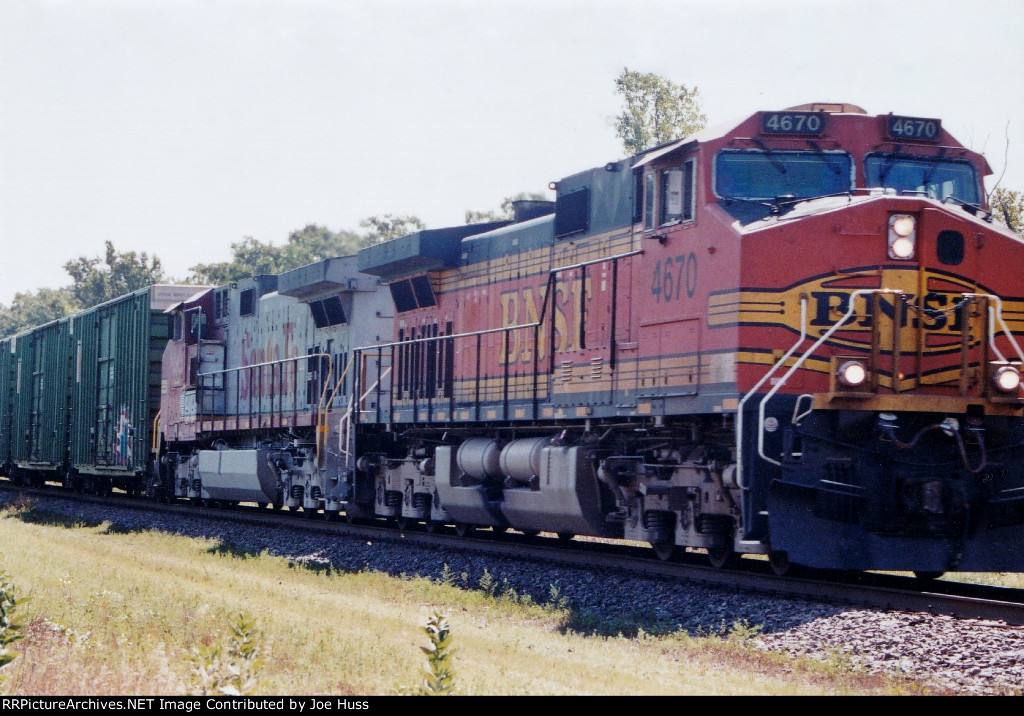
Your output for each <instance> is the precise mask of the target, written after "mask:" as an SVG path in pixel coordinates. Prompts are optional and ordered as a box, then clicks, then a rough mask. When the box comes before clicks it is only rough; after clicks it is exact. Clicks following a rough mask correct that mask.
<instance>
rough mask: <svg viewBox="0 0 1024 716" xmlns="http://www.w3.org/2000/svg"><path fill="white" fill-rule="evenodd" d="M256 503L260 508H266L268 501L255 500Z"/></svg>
mask: <svg viewBox="0 0 1024 716" xmlns="http://www.w3.org/2000/svg"><path fill="white" fill-rule="evenodd" d="M256 504H257V506H259V508H260V509H261V510H265V509H267V507H268V506H269V505H270V503H269V502H257V503H256Z"/></svg>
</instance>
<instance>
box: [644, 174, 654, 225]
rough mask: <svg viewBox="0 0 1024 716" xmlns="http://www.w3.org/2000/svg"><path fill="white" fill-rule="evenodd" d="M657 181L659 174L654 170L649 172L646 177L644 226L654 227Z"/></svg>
mask: <svg viewBox="0 0 1024 716" xmlns="http://www.w3.org/2000/svg"><path fill="white" fill-rule="evenodd" d="M656 183H657V175H656V174H655V173H654V172H648V173H647V175H646V176H645V177H644V228H645V229H648V230H649V229H653V228H654V196H655V192H656V189H655V185H656Z"/></svg>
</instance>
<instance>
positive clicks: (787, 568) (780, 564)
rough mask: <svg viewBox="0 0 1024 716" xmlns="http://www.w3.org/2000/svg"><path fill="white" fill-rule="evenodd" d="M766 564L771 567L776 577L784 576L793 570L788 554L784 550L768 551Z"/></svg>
mask: <svg viewBox="0 0 1024 716" xmlns="http://www.w3.org/2000/svg"><path fill="white" fill-rule="evenodd" d="M768 566H769V567H771V568H772V574H774V575H775V576H777V577H784V576H786V575H787V574H789V573H790V572H792V570H793V565H792V564H791V563H790V561H789V555H787V554H786V553H785V552H769V553H768Z"/></svg>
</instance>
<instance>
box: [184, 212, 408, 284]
mask: <svg viewBox="0 0 1024 716" xmlns="http://www.w3.org/2000/svg"><path fill="white" fill-rule="evenodd" d="M360 226H362V227H364V228H369V229H370V230H369V231H368V232H367V233H365V234H362V235H360V234H357V233H355V232H352V231H337V232H335V231H331V230H330V229H328V228H327V227H325V226H319V225H317V224H307V225H306V226H305V227H304V228H302V229H297V230H295V231H293V232H291V233H290V234H288V240H287V241H286V242H285V243H284V244H283V245H282V246H275V245H274V244H272V243H266V244H265V243H263V242H262V241H260V240H259V239H254V238H253V237H251V236H246V237H245V238H243V239H242V240H241V241H239V242H235V243H232V244H231V252H232V254H233V258H232V259H231V260H230V261H222V262H220V263H213V264H196V265H195V266H193V267H192V268H191V269H189V270H190V271H191V272H192V278H193V280H194V281H196V282H198V283H202V284H206V285H213V286H220V285H223V284H226V283H231V282H232V281H237V280H239V279H242V278H248V277H250V276H259V275H260V274H279V273H283V272H284V271H288V270H290V269H293V268H298V267H299V266H305V265H307V264H311V263H314V262H316V261H323V260H324V259H329V258H333V257H335V256H351V255H352V254H354V253H356V252H357V251H359V249H361V248H364V247H366V246H371V245H373V244H376V243H378V242H380V241H385V240H387V239H391V238H394V237H396V236H403V235H405V234H408V233H410V232H413V231H420V230H422V229H425V228H426V224H424V223H423V222H422V221H420V220H419V219H418V218H416V217H415V216H392V215H391V214H385V215H384V216H379V217H377V216H374V217H370V218H369V219H364V220H363V221H362V222H360Z"/></svg>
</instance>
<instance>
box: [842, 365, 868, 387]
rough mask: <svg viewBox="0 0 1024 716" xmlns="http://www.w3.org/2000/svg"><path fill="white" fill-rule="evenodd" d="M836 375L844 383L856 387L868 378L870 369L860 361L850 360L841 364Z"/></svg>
mask: <svg viewBox="0 0 1024 716" xmlns="http://www.w3.org/2000/svg"><path fill="white" fill-rule="evenodd" d="M836 377H837V378H839V382H840V383H842V384H843V385H846V386H849V387H851V388H856V387H857V386H859V385H861V384H862V383H863V382H864V381H865V380H867V377H868V369H867V368H865V367H864V364H863V363H861V362H860V361H855V360H848V361H846V362H845V363H843V364H842V365H841V366H839V370H838V371H837V372H836Z"/></svg>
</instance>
